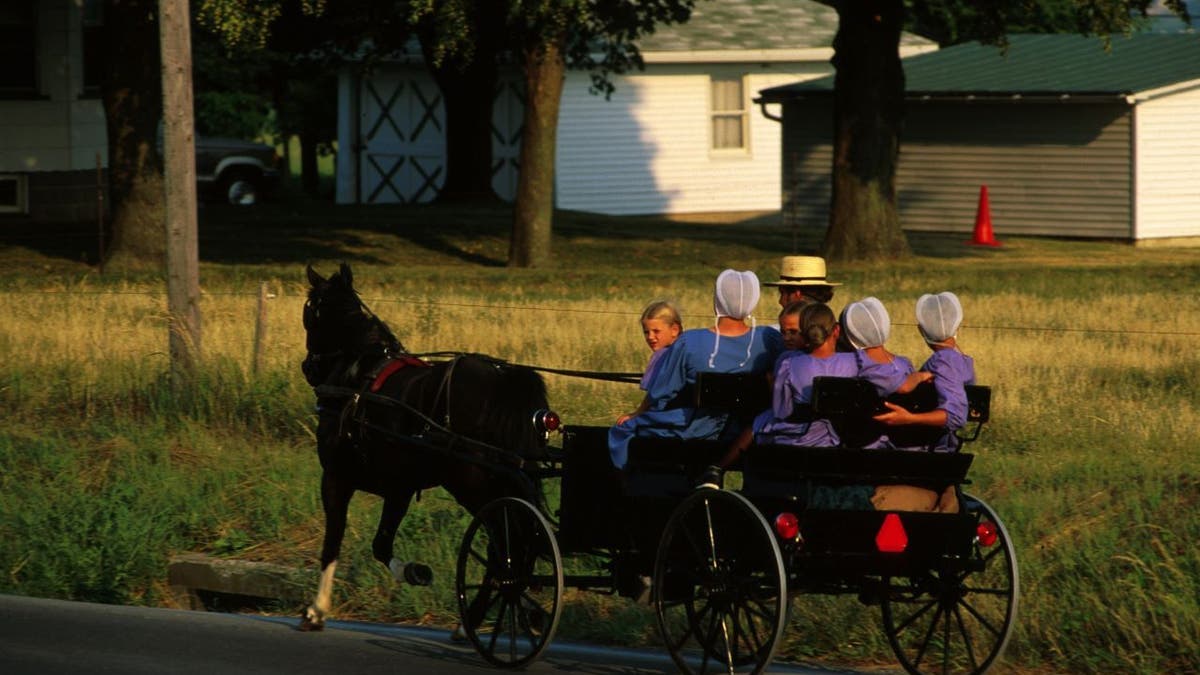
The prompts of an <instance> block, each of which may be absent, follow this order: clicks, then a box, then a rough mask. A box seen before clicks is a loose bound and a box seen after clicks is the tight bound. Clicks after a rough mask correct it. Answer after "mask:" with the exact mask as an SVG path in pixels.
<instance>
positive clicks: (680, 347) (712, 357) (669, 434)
mask: <svg viewBox="0 0 1200 675" xmlns="http://www.w3.org/2000/svg"><path fill="white" fill-rule="evenodd" d="M758 298H759V287H758V277H757V276H755V274H754V272H750V271H745V272H739V271H736V270H731V269H730V270H725V271H723V272H721V274H720V275H719V276H718V277H717V282H716V288H715V289H714V292H713V309H714V311H715V314H716V322H715V325H714V326H713V327H711V328H693V329H691V330H686V331H683V333H682V334H680V336H679V339H678V340H676V341H675V343H674V344H673V345H671V346H670V347H669V348H668V349H666V350H665V353H664V354H663V356H662V357H661V361H660V362H659V364H658V365H657V367H656V368H655V370H654V373H653V374H651V376H650V382H649V383H648V387H647V389H646V397H647V398H648V399H649V405H648V407H647V410H646V411H645V412H643V413H641V414H639V415H637V416H636V417H631V418H629V419H627V420H625V421H624V422H622V423H620V424H618V425H616V426H613V427H611V428H610V429H609V432H608V449H609V453H610V455H611V457H612V463H613V465H614V466H616V467H617V468H624V466H625V463H626V461H628V458H629V441H630V439H632V438H633V437H634V436H654V437H666V438H682V439H717V438H720V437H722V435H723V434H727V433H730V432H731V431H732V432H733V433H736V430H729V429H727V428H726V427H727V423H728V421H729V415H728V413H727V412H725V411H720V410H711V409H706V408H696V407H695V406H694V404H693V402H692V400H691V398H690V396H689V395H688V392H689V391H690V390H691V388H692V387H691V386H689V385H695V383H696V375H697V373H700V372H714V373H765V372H767V370H769V369H770V367H771V364H772V363H774V362H775V357H776V355H777V354H778V353H779V352H780V351H781V350H782V347H783V338H782V337H780V335H779V331H777V330H775V329H761V328H760V329H756V328H755V326H754V317H753V316H751V313H752V312H753V311H754V308H755V306H756V305H758ZM747 319H750V323H749V324H747V322H746V320H747Z"/></svg>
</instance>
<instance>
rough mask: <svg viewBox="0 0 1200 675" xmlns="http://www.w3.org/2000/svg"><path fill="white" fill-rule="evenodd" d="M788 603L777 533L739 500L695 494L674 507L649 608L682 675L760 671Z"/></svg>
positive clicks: (719, 492)
mask: <svg viewBox="0 0 1200 675" xmlns="http://www.w3.org/2000/svg"><path fill="white" fill-rule="evenodd" d="M787 604H788V601H787V578H786V575H785V573H784V569H783V558H782V556H781V555H780V552H779V544H778V543H777V542H776V541H775V533H774V532H773V531H772V530H771V528H770V526H769V525H767V522H766V521H765V520H763V517H762V515H761V514H760V513H759V512H758V509H756V508H755V507H754V506H753V505H752V504H751V503H750V502H749V501H747V500H746V498H745V497H742V496H741V495H739V494H737V493H734V492H727V491H724V490H700V491H698V492H695V493H693V494H692V495H691V496H689V497H688V498H687V499H685V500H684V501H683V503H681V504H680V505H679V506H678V507H677V508H676V509H675V511H674V512H673V513H672V514H671V518H670V519H669V520H668V521H667V525H666V528H665V529H664V530H663V535H662V540H661V541H660V543H659V546H658V555H657V557H656V560H655V563H654V606H655V610H656V613H657V615H658V625H659V630H660V632H661V634H662V637H663V641H664V642H666V645H667V650H668V651H669V652H670V654H671V658H672V659H673V660H674V661H675V665H676V666H678V667H679V670H680V672H683V673H687V674H689V675H691V674H696V673H698V674H701V675H703V674H705V673H718V672H719V673H735V672H736V673H759V672H762V670H763V669H765V668H766V667H767V665H768V664H769V663H770V662H771V659H772V657H774V655H775V649H776V647H777V646H778V645H779V641H780V639H781V637H782V635H783V629H784V626H785V623H786V614H787ZM689 647H698V648H699V650H698V653H696V650H694V649H689Z"/></svg>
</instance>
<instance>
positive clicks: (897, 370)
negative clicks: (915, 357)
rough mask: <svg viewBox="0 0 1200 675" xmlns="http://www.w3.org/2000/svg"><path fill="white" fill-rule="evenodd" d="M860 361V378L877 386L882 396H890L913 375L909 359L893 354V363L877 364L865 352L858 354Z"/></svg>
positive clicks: (876, 389) (877, 391)
mask: <svg viewBox="0 0 1200 675" xmlns="http://www.w3.org/2000/svg"><path fill="white" fill-rule="evenodd" d="M857 356H858V359H859V364H860V365H859V368H858V376H859V377H861V378H862V379H864V380H866V381H867V382H870V383H871V384H872V385H874V386H875V391H876V393H878V394H879V395H880V396H890V395H891V394H894V393H896V390H897V389H899V388H900V386H901V385H903V384H904V380H905V378H907V377H908V376H909V375H911V374H912V373H913V371H915V370H916V369H915V368H913V364H912V361H910V360H908V357H905V356H899V355H895V354H893V355H892V356H893V358H892V362H891V363H876V362H875V361H873V360H871V357H869V356H867V355H866V353H865V350H859V351H858V352H857Z"/></svg>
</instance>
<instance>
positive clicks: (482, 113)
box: [419, 2, 503, 202]
mask: <svg viewBox="0 0 1200 675" xmlns="http://www.w3.org/2000/svg"><path fill="white" fill-rule="evenodd" d="M479 10H480V11H481V12H484V14H483V15H482V16H481V17H480V18H479V19H477V21H478V22H479V23H481V24H484V23H486V24H488V25H479V26H476V27H475V31H474V32H475V35H477V36H478V39H477V40H476V43H475V49H474V52H473V53H472V54H471V55H470V56H469V57H459V56H446V57H443V58H442V59H441V60H440V61H439V59H438V55H437V54H435V53H434V47H435V46H436V45H437V44H438V37H437V34H436V33H435V32H434V30H435V29H434V25H433V24H432V23H426V24H424V25H423V26H422V27H421V29H420V32H419V35H420V42H421V52H422V54H423V55H424V57H425V63H427V64H429V72H430V73H431V74H432V75H433V80H434V82H436V83H437V85H438V89H440V90H441V92H442V101H443V103H444V105H445V110H446V130H445V133H446V180H445V182H444V183H443V184H442V189H441V191H440V192H438V197H437V200H438V201H441V202H486V201H492V200H495V199H496V194H495V191H494V190H493V189H492V108H493V107H494V105H493V104H494V103H495V99H494V97H495V93H496V83H497V82H498V80H499V76H498V74H497V67H496V58H497V50H498V45H497V40H496V37H497V34H498V33H499V28H498V26H500V25H501V23H500V22H501V21H502V20H503V14H502V13H501V12H502V10H503V4H502V3H499V2H497V3H484V4H483V6H481V7H480V8H479Z"/></svg>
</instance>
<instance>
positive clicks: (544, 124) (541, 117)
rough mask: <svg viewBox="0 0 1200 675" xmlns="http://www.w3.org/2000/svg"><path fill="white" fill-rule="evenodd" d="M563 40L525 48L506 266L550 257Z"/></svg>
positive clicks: (535, 262)
mask: <svg viewBox="0 0 1200 675" xmlns="http://www.w3.org/2000/svg"><path fill="white" fill-rule="evenodd" d="M562 42H563V38H562V37H561V36H560V37H559V38H558V39H555V40H551V41H547V42H545V43H542V44H539V45H537V46H534V47H530V48H528V49H527V50H526V51H525V55H524V56H525V64H524V65H525V116H524V122H523V126H522V129H521V159H520V175H519V176H518V177H517V197H516V201H515V203H514V205H513V231H512V240H511V242H510V245H509V249H508V264H509V265H510V266H512V267H540V266H542V265H544V264H545V263H546V262H548V261H549V259H550V233H551V229H552V226H553V220H554V156H555V148H556V146H557V143H558V142H557V139H556V135H557V132H558V109H559V104H560V103H561V102H562V91H563V78H564V76H565V73H566V63H565V62H564V61H563V54H562Z"/></svg>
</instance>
